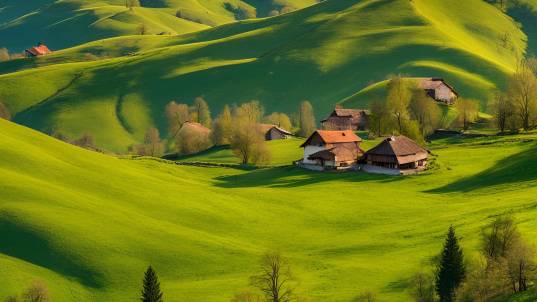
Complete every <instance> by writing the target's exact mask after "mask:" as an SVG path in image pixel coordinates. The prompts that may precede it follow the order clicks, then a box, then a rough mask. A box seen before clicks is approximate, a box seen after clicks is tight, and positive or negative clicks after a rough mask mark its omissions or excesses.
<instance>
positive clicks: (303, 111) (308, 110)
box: [298, 101, 316, 137]
mask: <svg viewBox="0 0 537 302" xmlns="http://www.w3.org/2000/svg"><path fill="white" fill-rule="evenodd" d="M298 122H299V127H300V131H299V134H300V136H302V137H307V136H308V135H310V134H311V133H312V132H313V131H314V130H315V128H316V123H315V114H314V113H313V107H312V106H311V104H310V102H308V101H303V102H302V103H300V109H299V111H298Z"/></svg>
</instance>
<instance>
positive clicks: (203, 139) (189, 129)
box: [175, 123, 211, 154]
mask: <svg viewBox="0 0 537 302" xmlns="http://www.w3.org/2000/svg"><path fill="white" fill-rule="evenodd" d="M196 125H197V124H194V123H186V124H185V125H184V126H183V127H182V128H181V130H179V133H178V134H177V137H176V141H175V146H176V148H177V152H178V153H180V154H194V153H198V152H200V151H203V150H206V149H208V148H209V147H211V131H210V130H208V129H207V128H204V127H201V126H199V125H197V126H196Z"/></svg>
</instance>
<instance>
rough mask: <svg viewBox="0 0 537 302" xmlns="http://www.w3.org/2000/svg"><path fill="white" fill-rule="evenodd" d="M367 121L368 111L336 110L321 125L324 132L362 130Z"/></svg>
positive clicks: (365, 126)
mask: <svg viewBox="0 0 537 302" xmlns="http://www.w3.org/2000/svg"><path fill="white" fill-rule="evenodd" d="M368 120H369V111H368V110H364V109H343V108H336V109H334V111H332V113H331V114H330V115H329V116H328V117H327V118H326V119H324V120H322V121H321V125H322V128H323V129H324V130H364V129H365V128H367V122H368Z"/></svg>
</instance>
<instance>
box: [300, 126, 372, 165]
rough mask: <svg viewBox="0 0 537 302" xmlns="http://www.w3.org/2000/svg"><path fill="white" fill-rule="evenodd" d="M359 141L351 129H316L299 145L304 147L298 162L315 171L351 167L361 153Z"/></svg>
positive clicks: (360, 140)
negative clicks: (302, 154) (302, 155)
mask: <svg viewBox="0 0 537 302" xmlns="http://www.w3.org/2000/svg"><path fill="white" fill-rule="evenodd" d="M361 142H362V139H361V138H360V137H358V136H357V135H356V134H354V132H353V131H351V130H343V131H330V130H316V131H315V132H313V134H312V135H310V137H309V138H308V139H307V140H306V141H305V142H304V143H303V144H302V145H301V146H300V147H302V148H304V157H303V158H302V160H300V161H299V162H298V164H299V165H300V166H302V167H304V168H307V169H311V170H317V171H324V170H345V169H349V168H353V167H355V166H356V164H357V160H358V158H359V157H360V156H361V155H362V154H363V151H362V150H361V149H360V143H361Z"/></svg>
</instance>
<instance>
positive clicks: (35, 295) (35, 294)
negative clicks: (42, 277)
mask: <svg viewBox="0 0 537 302" xmlns="http://www.w3.org/2000/svg"><path fill="white" fill-rule="evenodd" d="M22 301H23V302H49V301H50V298H49V294H48V289H47V286H46V285H45V284H44V283H43V282H41V281H34V282H33V283H32V284H31V285H30V286H29V287H28V288H27V289H26V290H25V291H24V293H22Z"/></svg>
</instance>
